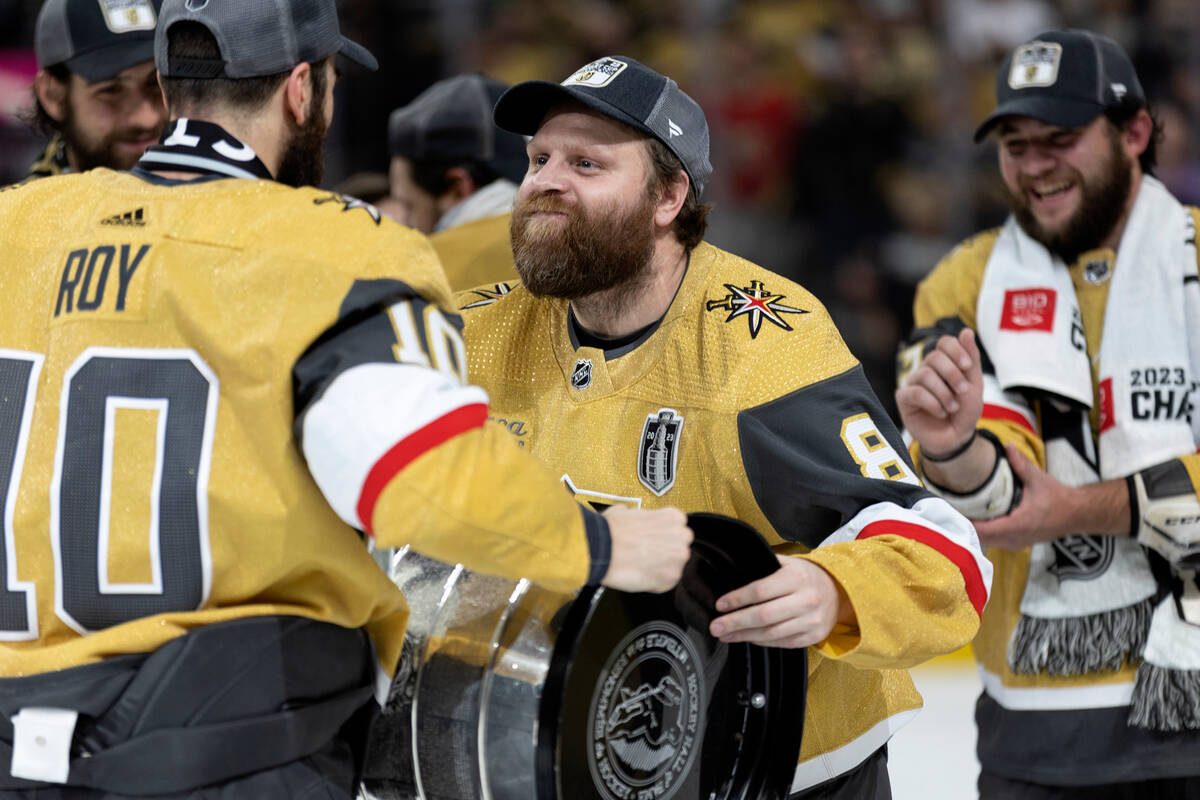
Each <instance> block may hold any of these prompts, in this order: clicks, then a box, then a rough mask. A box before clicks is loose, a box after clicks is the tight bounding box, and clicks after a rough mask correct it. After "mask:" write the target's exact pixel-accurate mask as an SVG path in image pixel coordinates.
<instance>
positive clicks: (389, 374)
mask: <svg viewBox="0 0 1200 800" xmlns="http://www.w3.org/2000/svg"><path fill="white" fill-rule="evenodd" d="M487 403H488V397H487V393H486V392H484V391H483V390H482V389H480V388H479V387H478V386H470V385H467V386H464V385H462V384H460V383H459V382H458V381H457V380H455V379H454V378H452V377H450V376H448V375H446V374H444V373H441V372H438V371H436V370H432V369H429V368H427V367H421V366H416V365H413V364H380V363H369V364H362V365H359V366H356V367H352V368H351V369H348V370H346V371H345V372H343V373H341V374H340V375H338V376H337V377H336V378H335V379H334V380H333V382H332V383H330V384H329V386H327V387H326V388H325V391H324V392H323V393H322V394H321V396H320V397H319V398H318V399H317V400H316V401H314V402H313V403H312V405H311V406H309V408H308V409H307V411H306V412H305V415H304V420H303V423H302V425H303V445H302V447H303V450H304V457H305V459H307V461H308V468H309V471H310V472H311V473H312V475H313V478H314V479H315V480H316V482H317V486H319V487H320V488H321V491H322V492H323V493H324V495H325V498H326V499H327V500H328V501H329V504H330V506H332V507H333V509H334V511H336V512H337V513H338V516H340V517H341V518H342V519H343V520H345V521H346V522H347V523H348V524H350V525H352V526H354V527H355V528H358V529H360V530H363V531H366V532H368V533H371V515H372V513H373V511H374V508H375V501H376V500H377V499H378V498H379V495H380V493H381V492H382V491H383V489H384V487H385V486H387V484H388V482H389V481H391V479H392V478H394V477H395V476H396V475H397V474H398V473H399V472H400V471H401V470H402V469H404V468H405V467H406V466H407V465H408V464H410V463H411V462H412V461H413V460H415V459H416V458H418V457H419V456H421V455H422V454H424V453H427V452H429V451H430V450H433V449H435V448H436V447H437V446H438V445H440V444H442V443H443V442H445V441H447V440H449V439H451V438H453V437H455V436H458V435H459V434H461V433H464V432H466V431H469V430H472V429H475V428H480V427H482V426H483V425H484V424H485V423H486V422H487V413H488V412H487Z"/></svg>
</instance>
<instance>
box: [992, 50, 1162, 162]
mask: <svg viewBox="0 0 1200 800" xmlns="http://www.w3.org/2000/svg"><path fill="white" fill-rule="evenodd" d="M1129 101H1133V102H1136V103H1138V104H1140V105H1143V106H1144V105H1146V94H1145V92H1144V91H1142V84H1141V81H1139V80H1138V76H1137V73H1136V72H1134V69H1133V64H1132V63H1131V62H1130V61H1129V56H1127V55H1125V51H1124V50H1122V49H1121V46H1120V45H1119V44H1117V43H1116V42H1114V41H1113V40H1112V39H1109V38H1108V37H1107V36H1100V35H1099V34H1096V33H1092V32H1091V31H1084V30H1076V29H1066V30H1059V31H1048V32H1046V33H1042V34H1039V35H1038V36H1036V37H1034V38H1033V39H1032V40H1031V41H1028V42H1026V43H1024V44H1022V45H1019V46H1018V47H1017V48H1016V49H1015V50H1013V51H1012V52H1011V53H1009V55H1008V58H1007V59H1005V61H1004V65H1003V66H1002V67H1000V72H999V73H998V74H997V75H996V110H995V111H993V112H992V113H991V114H990V115H989V116H988V118H987V119H985V120H984V121H983V123H982V124H981V125H980V126H979V128H978V129H977V130H976V131H975V141H977V142H978V141H980V140H982V139H983V137H985V136H987V134H988V131H990V130H991V129H992V128H993V127H995V125H996V123H998V122H999V121H1000V119H1001V117H1007V116H1010V115H1016V116H1022V117H1032V118H1033V119H1036V120H1041V121H1042V122H1045V123H1048V124H1050V125H1057V126H1059V127H1062V128H1078V127H1080V126H1081V125H1086V124H1087V123H1089V122H1091V121H1092V120H1093V119H1095V118H1096V117H1097V116H1099V115H1100V114H1102V113H1104V111H1105V110H1106V109H1109V108H1112V107H1113V106H1116V105H1119V104H1121V103H1122V102H1129Z"/></svg>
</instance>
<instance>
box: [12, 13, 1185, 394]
mask: <svg viewBox="0 0 1200 800" xmlns="http://www.w3.org/2000/svg"><path fill="white" fill-rule="evenodd" d="M39 6H40V0H0V184H2V183H6V182H9V181H12V180H15V179H17V178H19V177H21V176H22V175H23V174H24V171H25V169H26V167H27V166H28V164H29V162H30V161H31V160H32V159H33V157H34V156H35V155H36V153H37V151H38V150H39V147H40V142H38V141H37V140H35V139H34V138H33V136H32V134H31V133H30V132H29V130H28V129H27V128H26V127H25V126H24V125H23V123H22V122H21V121H20V120H21V109H22V108H24V107H26V106H27V105H28V102H29V97H30V89H29V86H30V81H31V79H32V77H33V74H34V71H35V70H36V65H35V63H34V58H33V50H32V47H31V43H32V41H33V24H34V19H35V17H36V14H37V9H38V7H39ZM1197 10H1198V9H1197V6H1196V3H1195V0H626V1H625V2H616V1H615V0H343V2H342V19H343V28H344V32H345V33H346V34H347V35H349V36H350V37H351V38H354V39H355V40H357V41H360V42H362V43H364V44H366V45H367V46H368V47H369V48H370V49H371V50H372V51H373V52H374V53H375V54H376V56H377V57H378V58H379V62H380V65H381V68H380V71H379V72H378V73H364V72H354V71H352V70H351V71H348V72H347V74H346V75H345V76H344V78H343V80H342V82H341V83H340V84H339V87H338V97H337V105H336V118H335V122H334V127H333V129H332V131H331V137H330V145H329V150H328V160H327V169H326V181H325V183H326V185H327V186H334V185H336V184H338V183H339V182H341V181H342V180H344V179H345V178H346V177H348V176H350V175H352V174H355V173H359V172H363V171H375V172H386V171H387V164H388V154H387V146H386V124H387V116H388V113H389V112H390V111H391V110H392V109H394V108H396V107H398V106H401V105H403V104H405V103H406V102H408V101H409V100H410V99H412V98H413V97H414V96H415V95H416V94H417V93H418V92H420V91H421V90H422V89H424V88H425V87H427V86H428V85H429V84H430V83H432V82H433V81H435V80H438V79H439V78H442V77H446V76H448V75H453V74H457V73H461V72H471V71H477V72H483V73H485V74H488V75H491V76H492V77H495V78H498V79H500V80H503V81H506V82H509V83H512V82H515V81H519V80H525V79H528V78H545V79H553V80H561V79H562V78H564V77H566V76H567V75H569V74H570V73H571V72H572V71H573V70H574V69H575V68H576V67H578V66H580V65H582V64H583V63H585V62H586V61H588V60H590V59H591V58H593V57H596V56H601V55H611V54H623V55H628V56H632V57H634V58H637V59H639V60H642V61H644V62H646V63H647V64H649V65H651V66H653V67H654V68H655V69H657V70H659V71H661V72H664V73H666V74H668V75H671V76H672V77H674V78H675V79H676V80H677V81H678V82H679V84H680V85H681V86H682V87H683V88H684V90H685V91H687V92H688V93H689V94H691V95H692V96H693V97H695V98H696V99H697V100H698V101H699V102H700V104H701V106H703V108H704V109H705V111H706V113H707V115H708V120H709V125H710V127H711V129H712V151H713V152H712V162H713V165H714V167H715V173H714V175H713V180H712V182H711V183H710V185H709V189H708V190H707V192H706V194H705V199H706V200H708V201H710V202H713V203H715V204H716V210H715V211H714V213H713V214H712V216H711V217H710V220H711V227H710V236H709V240H710V241H712V242H713V243H714V244H717V245H718V246H722V247H725V248H726V249H730V250H732V251H734V252H736V253H738V254H740V255H743V256H745V257H747V258H750V259H751V260H753V261H756V262H758V263H760V264H762V265H763V266H766V267H768V268H770V269H773V270H775V271H776V272H779V273H781V274H783V275H786V276H788V277H790V278H793V279H795V280H798V281H799V282H801V283H802V284H804V285H805V286H806V287H807V288H809V289H810V290H811V291H813V292H814V293H815V294H816V295H817V296H818V298H819V299H820V300H821V301H822V302H823V303H824V304H825V305H826V306H827V307H828V308H829V309H830V310H831V311H832V313H833V314H834V316H835V318H836V320H837V322H838V325H839V327H840V329H841V331H842V333H843V335H844V336H845V338H846V340H847V342H848V344H849V345H850V347H851V348H852V349H853V351H854V352H855V354H856V355H857V356H858V357H859V358H860V359H861V360H862V362H863V363H864V365H865V367H866V369H867V372H868V375H869V377H870V378H871V379H872V382H873V383H874V384H875V386H876V390H877V392H878V393H879V395H880V397H881V399H883V400H884V402H885V403H889V404H890V403H891V394H892V381H893V374H894V355H895V351H896V345H897V342H898V341H899V338H900V337H901V336H903V335H905V334H906V333H907V329H908V327H909V325H910V323H911V311H910V304H911V299H912V292H913V288H914V287H915V285H916V283H917V281H919V280H920V279H921V277H922V276H924V275H925V274H926V273H927V272H928V271H929V269H931V268H932V267H933V265H934V264H935V263H936V262H937V260H938V259H939V258H940V257H941V256H942V255H943V254H944V253H945V252H946V251H947V250H948V249H949V248H951V247H952V246H953V245H954V244H955V243H956V242H957V241H958V240H959V239H961V238H963V237H964V236H967V235H969V234H970V233H972V232H974V231H976V230H978V229H980V228H984V227H989V226H992V225H995V224H998V223H999V222H1000V221H1001V220H1002V219H1003V217H1004V213H1005V209H1004V200H1003V195H1002V193H1001V191H1000V187H999V183H998V176H997V175H996V169H995V152H994V146H992V145H979V146H976V145H974V144H972V142H971V134H972V132H973V131H974V128H975V125H976V124H977V122H978V121H979V120H980V119H982V118H983V117H984V116H986V114H987V113H988V112H989V111H990V110H991V107H992V105H993V91H994V81H995V73H996V68H997V66H998V65H999V63H1000V62H1001V61H1002V60H1003V58H1004V56H1005V54H1006V52H1007V51H1008V50H1009V49H1010V48H1011V47H1012V46H1013V45H1015V44H1018V43H1020V42H1022V41H1024V40H1026V39H1028V38H1030V37H1031V36H1032V35H1034V34H1036V33H1038V32H1040V31H1043V30H1046V29H1049V28H1054V27H1062V26H1070V27H1083V28H1089V29H1091V30H1094V31H1098V32H1100V33H1104V34H1106V35H1108V36H1111V37H1113V38H1114V39H1116V40H1117V41H1118V42H1120V43H1121V44H1122V45H1123V46H1124V47H1125V48H1126V50H1127V51H1128V52H1129V54H1130V55H1131V57H1132V58H1133V60H1134V63H1135V65H1136V66H1137V69H1138V73H1139V75H1140V76H1141V79H1142V83H1143V85H1144V86H1145V89H1146V92H1147V95H1148V97H1149V98H1150V101H1151V103H1152V105H1153V107H1154V109H1155V111H1156V116H1157V117H1158V118H1159V120H1160V121H1161V122H1162V123H1163V125H1164V127H1165V131H1166V139H1165V143H1164V146H1163V147H1162V148H1161V150H1160V165H1159V168H1158V175H1159V177H1160V178H1162V179H1163V180H1164V181H1165V182H1166V184H1167V185H1168V186H1169V187H1170V188H1171V190H1172V191H1173V192H1174V193H1175V195H1176V196H1177V197H1179V199H1180V200H1182V201H1183V202H1185V203H1200V161H1198V160H1197V159H1198V153H1200V149H1198V144H1200V142H1198V141H1197V139H1198V135H1200V127H1198V126H1197V121H1198V120H1200V13H1197ZM768 288H772V287H768Z"/></svg>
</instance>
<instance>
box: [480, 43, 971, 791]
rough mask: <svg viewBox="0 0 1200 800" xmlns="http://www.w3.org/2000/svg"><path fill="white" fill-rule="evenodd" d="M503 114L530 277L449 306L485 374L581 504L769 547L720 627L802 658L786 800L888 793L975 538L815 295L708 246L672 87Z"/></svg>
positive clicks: (691, 137)
mask: <svg viewBox="0 0 1200 800" xmlns="http://www.w3.org/2000/svg"><path fill="white" fill-rule="evenodd" d="M495 116H496V121H497V123H499V124H500V126H501V127H504V128H507V129H508V130H511V131H515V132H517V133H521V134H526V135H530V136H532V139H531V140H530V142H529V145H528V154H529V169H528V173H527V174H526V176H525V179H524V182H523V183H522V184H521V188H520V191H519V192H518V195H517V203H516V206H515V209H514V212H513V223H512V240H513V252H514V256H515V259H516V265H517V269H518V272H519V273H520V275H521V279H522V283H523V285H521V286H517V287H508V286H502V287H498V288H496V289H481V290H479V291H472V292H466V293H463V294H462V295H460V296H459V300H460V306H461V307H463V308H465V309H466V310H465V312H464V314H465V320H466V324H467V326H466V337H467V348H468V360H469V364H470V375H471V376H472V379H473V380H475V381H477V382H479V383H480V384H481V385H483V386H485V387H487V389H488V391H489V392H490V393H491V396H492V399H493V415H494V416H496V417H497V418H502V419H504V420H505V421H506V429H507V430H509V431H510V433H511V434H512V435H514V436H515V437H516V438H518V440H519V441H520V442H521V443H522V444H523V445H524V447H525V449H526V450H527V451H529V452H532V453H533V454H534V455H535V456H537V457H538V458H539V459H541V460H542V461H544V462H545V463H547V464H548V465H549V466H550V467H551V468H552V471H553V474H556V475H561V476H563V477H562V480H563V481H564V483H566V484H567V485H568V486H569V487H571V490H572V491H574V492H575V493H576V494H577V496H578V497H580V498H581V499H586V500H587V501H589V502H592V503H595V504H596V505H597V506H604V505H609V504H618V505H619V504H627V505H632V506H640V507H657V506H660V505H663V504H668V503H669V504H671V505H675V506H679V507H681V508H684V509H686V510H688V511H709V512H718V513H723V514H727V515H730V516H735V517H737V518H739V519H741V520H743V521H745V522H747V523H749V524H750V525H752V526H754V527H755V528H757V529H758V530H759V531H761V532H762V533H763V534H764V535H765V536H767V537H768V538H769V539H770V541H771V542H772V543H773V544H774V545H775V546H776V547H777V549H778V551H779V553H780V554H781V555H780V564H781V569H780V570H779V571H778V572H776V573H774V574H772V575H771V576H769V577H767V578H765V579H762V580H760V581H757V582H754V583H751V584H750V585H748V586H746V587H743V588H741V589H738V590H735V591H733V592H731V593H729V594H728V595H726V596H724V597H722V598H719V599H718V605H717V608H718V610H719V611H721V612H724V613H723V614H722V616H720V617H719V618H717V619H716V620H715V621H714V622H713V623H712V626H711V632H712V633H713V635H715V636H718V637H720V638H721V639H723V640H724V641H727V642H737V641H748V642H755V643H758V644H764V645H771V646H779V647H808V648H810V649H809V659H810V661H809V663H810V676H809V681H810V683H809V692H808V705H807V714H806V718H805V721H804V736H803V744H802V751H801V756H800V758H801V763H800V764H799V765H798V767H797V768H796V771H795V775H794V779H793V783H792V792H794V793H795V794H794V795H793V796H794V797H807V798H812V797H845V798H887V797H890V796H891V790H890V785H889V781H888V776H887V763H886V761H887V756H886V743H887V741H888V738H889V737H890V736H891V734H892V733H893V732H894V731H895V730H896V729H897V728H899V727H900V726H901V725H902V724H904V723H905V722H906V721H907V720H908V719H909V718H911V717H912V716H913V715H914V714H915V713H916V710H917V708H918V707H919V706H920V703H921V700H920V697H919V695H918V694H917V693H916V691H915V690H914V688H913V685H912V683H911V681H910V680H909V677H908V675H907V673H906V672H905V668H906V667H908V666H910V665H912V664H916V663H917V662H920V661H922V660H924V659H927V658H930V657H932V656H935V655H938V654H941V653H945V652H948V651H950V650H953V649H954V648H957V647H960V646H962V645H963V644H965V643H966V642H967V641H969V640H970V638H971V637H972V636H973V635H974V632H975V630H976V628H977V626H978V622H979V614H980V612H981V611H982V609H983V605H984V603H985V602H986V600H987V594H988V586H989V581H990V577H991V567H990V565H989V564H988V563H987V561H986V560H985V559H984V558H983V556H982V553H981V552H980V550H979V547H978V542H977V540H976V538H975V533H974V531H973V530H972V529H971V526H970V525H969V524H968V523H967V521H966V520H965V519H964V518H963V517H962V516H960V515H959V514H957V513H955V512H954V511H953V509H951V508H950V506H949V505H948V504H947V503H945V502H944V501H942V500H940V499H938V498H936V497H934V496H932V495H930V494H929V493H928V492H926V491H925V490H924V489H922V488H921V486H920V483H919V481H918V480H917V477H916V473H915V471H914V469H913V467H912V465H911V463H910V462H909V460H908V458H907V456H906V454H905V451H904V446H903V444H902V442H901V440H900V438H899V435H898V433H897V431H896V430H895V428H894V427H893V426H892V424H891V423H890V421H889V419H888V417H887V415H886V413H885V412H884V411H883V409H882V407H881V406H880V404H879V403H878V401H877V399H876V398H875V396H874V395H873V394H872V392H871V390H870V388H869V387H868V384H867V382H866V380H865V378H864V376H863V373H862V369H861V368H860V366H859V364H858V363H857V362H856V361H855V359H854V358H853V356H852V355H851V354H850V353H849V351H848V350H847V349H846V346H845V344H844V343H843V342H842V339H841V338H840V336H839V335H838V332H837V330H836V329H835V328H834V325H833V323H832V321H831V320H830V318H829V315H828V314H827V313H826V311H825V309H824V308H822V307H821V304H820V303H818V302H817V300H816V299H815V298H814V297H813V296H812V295H810V294H809V293H807V292H806V291H805V290H804V289H803V288H801V287H800V286H797V285H796V284H793V283H790V282H788V281H787V280H785V279H783V278H781V277H780V276H778V275H775V274H773V273H771V272H769V271H767V270H765V269H763V268H761V267H758V266H756V265H754V264H751V263H749V262H747V261H744V260H742V259H740V258H738V257H736V256H734V255H732V254H730V253H726V252H723V251H721V250H719V249H717V248H716V247H713V246H711V245H709V244H707V243H704V242H703V236H704V231H705V218H706V214H707V213H708V208H707V207H706V206H704V205H702V204H701V202H700V196H701V192H702V191H703V189H704V184H705V182H706V181H707V180H708V178H709V175H710V173H711V166H710V164H709V158H708V125H707V122H706V120H705V117H704V113H703V111H702V110H701V109H700V107H699V106H698V105H697V104H696V103H695V102H694V101H693V100H692V99H691V98H690V97H688V96H687V95H686V94H684V93H683V92H682V91H681V90H680V89H679V87H678V86H677V85H676V84H675V82H674V81H672V80H670V79H669V78H667V77H665V76H663V75H660V74H658V73H657V72H654V71H653V70H651V69H649V68H647V67H646V66H644V65H642V64H640V63H638V62H637V61H635V60H633V59H630V58H625V57H623V56H613V57H606V58H601V59H599V60H597V61H595V62H592V63H590V64H588V65H586V66H584V67H582V68H580V69H579V70H578V71H576V72H575V73H574V74H572V75H571V76H570V77H568V78H567V79H566V80H565V81H564V82H563V83H562V84H555V83H550V82H544V81H530V82H525V83H520V84H517V85H516V86H514V87H513V88H511V89H510V90H509V91H508V92H507V93H506V94H505V95H503V96H502V97H501V99H500V101H499V103H498V104H497V106H496V112H495ZM784 554H786V555H784ZM850 698H853V701H851V700H850Z"/></svg>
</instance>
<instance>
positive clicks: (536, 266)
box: [509, 194, 654, 302]
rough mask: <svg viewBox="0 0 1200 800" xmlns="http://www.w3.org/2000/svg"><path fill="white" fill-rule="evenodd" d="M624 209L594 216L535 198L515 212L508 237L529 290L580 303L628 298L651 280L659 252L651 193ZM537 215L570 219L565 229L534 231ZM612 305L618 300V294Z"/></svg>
mask: <svg viewBox="0 0 1200 800" xmlns="http://www.w3.org/2000/svg"><path fill="white" fill-rule="evenodd" d="M639 199H640V202H639V203H638V204H637V205H635V206H633V207H631V208H629V209H628V210H626V211H624V212H623V213H622V212H621V211H619V210H618V209H617V208H616V207H615V206H610V207H608V208H603V209H600V210H598V211H597V212H595V213H594V214H593V213H589V212H586V211H584V210H582V209H580V208H578V207H574V206H570V205H568V204H566V203H563V202H561V201H560V200H559V199H558V198H557V197H556V196H552V195H544V194H543V195H536V196H533V197H530V198H528V199H527V200H525V201H524V202H520V201H519V202H518V204H517V206H516V208H514V209H513V215H512V222H511V223H510V225H509V234H510V236H511V237H512V245H513V260H514V262H515V263H516V267H517V273H518V274H519V275H520V276H521V281H522V282H523V283H524V284H525V287H526V288H527V289H528V290H529V291H530V292H532V293H533V294H535V295H538V296H550V297H561V298H564V299H566V300H577V299H579V298H582V297H587V296H589V295H594V294H597V293H599V292H614V290H616V291H615V295H620V296H621V297H624V294H625V292H627V291H633V290H634V289H636V288H638V287H639V286H641V285H642V283H643V282H644V281H645V280H646V279H647V278H648V277H649V276H648V272H649V266H650V258H651V256H652V255H653V253H654V224H653V217H654V201H653V199H652V198H650V197H647V196H646V195H640V196H639ZM535 211H559V212H562V213H564V214H566V215H567V222H566V224H565V226H560V227H558V228H557V229H554V230H550V231H540V232H538V233H534V232H532V231H530V230H529V226H530V217H531V216H532V214H533V212H535ZM612 299H613V302H619V299H620V298H618V297H616V296H614V297H613V298H612Z"/></svg>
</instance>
